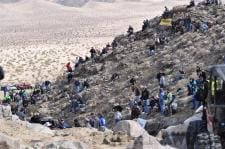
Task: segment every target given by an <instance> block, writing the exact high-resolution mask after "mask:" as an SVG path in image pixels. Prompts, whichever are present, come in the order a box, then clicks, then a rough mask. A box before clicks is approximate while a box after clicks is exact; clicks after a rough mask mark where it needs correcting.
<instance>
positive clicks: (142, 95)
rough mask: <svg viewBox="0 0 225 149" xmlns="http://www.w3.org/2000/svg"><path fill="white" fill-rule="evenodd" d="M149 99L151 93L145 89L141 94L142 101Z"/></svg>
mask: <svg viewBox="0 0 225 149" xmlns="http://www.w3.org/2000/svg"><path fill="white" fill-rule="evenodd" d="M148 98H149V91H148V89H147V87H144V90H143V91H142V92H141V100H147V99H148Z"/></svg>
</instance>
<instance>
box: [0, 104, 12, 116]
mask: <svg viewBox="0 0 225 149" xmlns="http://www.w3.org/2000/svg"><path fill="white" fill-rule="evenodd" d="M1 109H2V114H3V117H4V118H5V119H8V120H11V119H12V112H11V106H10V105H3V106H1Z"/></svg>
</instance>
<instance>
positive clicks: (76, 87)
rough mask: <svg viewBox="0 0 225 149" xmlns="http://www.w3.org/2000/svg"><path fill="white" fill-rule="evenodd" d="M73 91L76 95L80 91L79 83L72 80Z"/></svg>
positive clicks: (76, 80)
mask: <svg viewBox="0 0 225 149" xmlns="http://www.w3.org/2000/svg"><path fill="white" fill-rule="evenodd" d="M74 90H75V92H76V93H79V92H80V91H81V83H80V81H79V80H78V79H75V80H74Z"/></svg>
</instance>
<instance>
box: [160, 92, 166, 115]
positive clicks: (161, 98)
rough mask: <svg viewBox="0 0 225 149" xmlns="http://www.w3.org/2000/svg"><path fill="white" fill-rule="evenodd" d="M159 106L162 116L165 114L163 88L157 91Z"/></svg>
mask: <svg viewBox="0 0 225 149" xmlns="http://www.w3.org/2000/svg"><path fill="white" fill-rule="evenodd" d="M159 105H160V111H161V114H162V115H164V113H165V92H164V90H163V88H160V89H159Z"/></svg>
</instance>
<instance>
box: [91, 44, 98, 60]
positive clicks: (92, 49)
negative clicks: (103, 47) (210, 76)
mask: <svg viewBox="0 0 225 149" xmlns="http://www.w3.org/2000/svg"><path fill="white" fill-rule="evenodd" d="M90 53H91V58H92V59H93V58H95V57H96V54H97V51H96V50H95V49H94V47H92V48H91V50H90Z"/></svg>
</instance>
